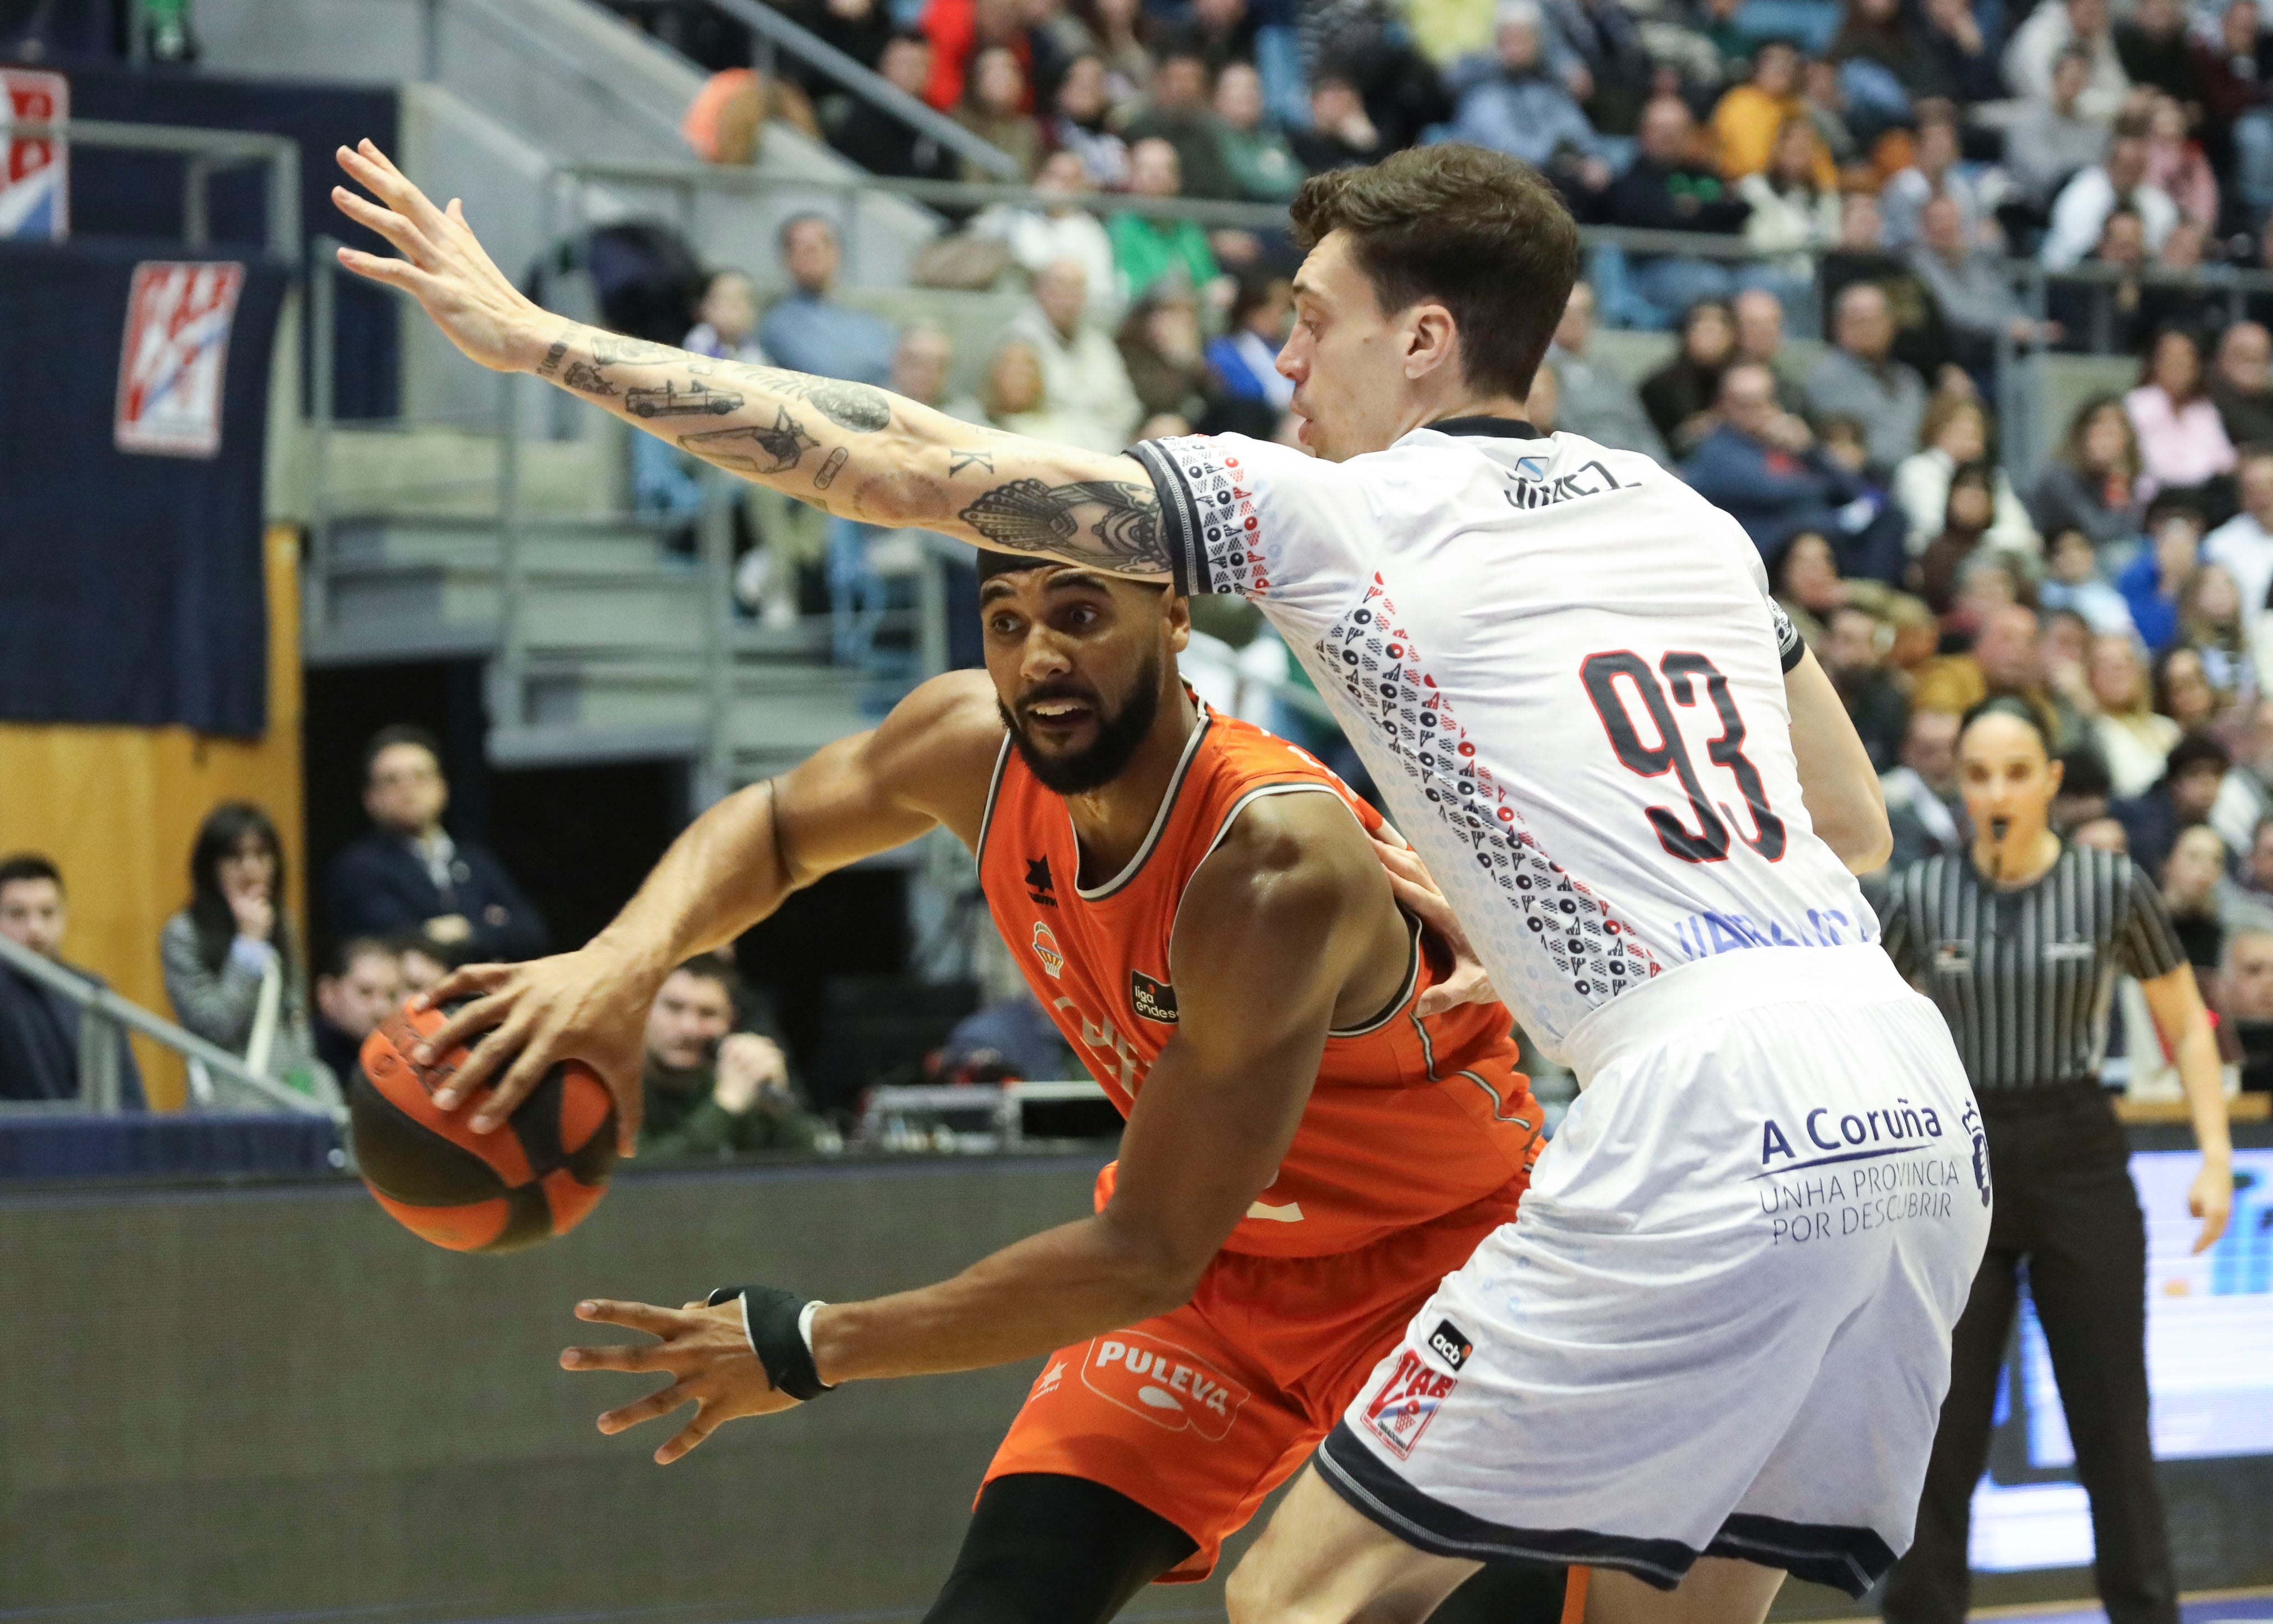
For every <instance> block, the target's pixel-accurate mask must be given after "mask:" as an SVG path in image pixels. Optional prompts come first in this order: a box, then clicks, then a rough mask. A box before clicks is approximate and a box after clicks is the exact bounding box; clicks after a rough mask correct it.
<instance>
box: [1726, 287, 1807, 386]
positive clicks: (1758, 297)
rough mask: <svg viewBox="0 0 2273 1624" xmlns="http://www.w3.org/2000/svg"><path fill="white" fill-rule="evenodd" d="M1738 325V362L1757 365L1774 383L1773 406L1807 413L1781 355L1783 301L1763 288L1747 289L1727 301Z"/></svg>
mask: <svg viewBox="0 0 2273 1624" xmlns="http://www.w3.org/2000/svg"><path fill="white" fill-rule="evenodd" d="M1729 311H1730V313H1731V314H1732V315H1734V316H1735V318H1736V323H1737V359H1738V360H1740V361H1752V362H1757V363H1759V365H1761V366H1764V367H1766V368H1767V370H1768V375H1769V376H1770V377H1771V378H1774V379H1775V396H1776V404H1777V405H1778V406H1780V407H1782V408H1783V409H1784V410H1785V411H1787V412H1794V413H1797V412H1804V411H1805V410H1806V409H1807V394H1806V392H1805V391H1804V389H1802V388H1801V387H1800V384H1799V380H1798V379H1797V378H1793V377H1792V375H1791V373H1790V371H1789V370H1788V367H1787V365H1786V362H1785V359H1784V353H1783V301H1782V299H1779V298H1777V297H1776V296H1775V295H1774V294H1772V293H1770V292H1769V291H1768V290H1767V288H1745V289H1744V291H1743V292H1741V293H1739V294H1738V295H1737V296H1736V297H1735V298H1733V299H1731V300H1730V301H1729Z"/></svg>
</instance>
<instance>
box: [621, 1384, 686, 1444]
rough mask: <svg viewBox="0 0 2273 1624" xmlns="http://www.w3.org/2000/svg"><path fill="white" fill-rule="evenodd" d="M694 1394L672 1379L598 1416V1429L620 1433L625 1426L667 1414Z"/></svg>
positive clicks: (636, 1424) (638, 1423) (684, 1385)
mask: <svg viewBox="0 0 2273 1624" xmlns="http://www.w3.org/2000/svg"><path fill="white" fill-rule="evenodd" d="M693 1397H694V1394H692V1393H690V1392H689V1391H687V1389H686V1384H685V1383H683V1382H678V1381H674V1382H672V1383H671V1385H670V1386H669V1387H667V1388H659V1389H658V1390H656V1392H653V1393H650V1394H649V1395H648V1396H646V1397H645V1398H641V1399H636V1400H634V1402H632V1403H628V1404H625V1405H623V1406H621V1407H620V1408H619V1409H615V1410H611V1411H608V1412H607V1413H606V1414H605V1415H604V1416H602V1417H601V1418H600V1430H601V1431H602V1432H604V1433H620V1432H622V1431H623V1430H624V1429H625V1428H626V1427H627V1426H639V1425H640V1424H641V1422H643V1421H652V1420H654V1419H655V1418H656V1417H657V1416H662V1415H669V1414H670V1413H671V1411H674V1410H676V1409H678V1408H679V1405H681V1404H683V1403H687V1402H688V1401H689V1400H690V1399H692V1398H693Z"/></svg>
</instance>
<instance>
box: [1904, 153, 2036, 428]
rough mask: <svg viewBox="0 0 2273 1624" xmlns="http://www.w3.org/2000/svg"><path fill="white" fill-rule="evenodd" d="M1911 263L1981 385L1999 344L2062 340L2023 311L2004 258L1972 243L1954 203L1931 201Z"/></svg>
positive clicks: (1921, 216) (1924, 209)
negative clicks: (2002, 340)
mask: <svg viewBox="0 0 2273 1624" xmlns="http://www.w3.org/2000/svg"><path fill="white" fill-rule="evenodd" d="M1908 258H1909V265H1910V268H1911V269H1912V270H1914V271H1916V272H1917V276H1918V280H1919V281H1922V282H1924V284H1925V286H1926V288H1927V289H1928V290H1929V291H1930V292H1932V295H1933V300H1934V303H1936V304H1937V305H1939V307H1940V310H1941V318H1942V321H1943V322H1944V323H1945V324H1946V325H1947V327H1948V329H1949V333H1950V337H1951V339H1952V341H1954V347H1955V348H1956V351H1957V354H1958V356H1959V359H1960V362H1961V364H1962V365H1963V366H1964V368H1965V369H1966V370H1967V371H1968V372H1969V373H1971V374H1972V375H1973V377H1974V379H1975V381H1976V383H1978V382H1979V381H1980V380H1981V379H1982V378H1984V377H1986V376H1987V375H1988V373H1989V371H1990V369H1991V368H1992V366H1993V364H1994V363H1995V361H1996V355H1997V342H1998V341H1999V338H2002V337H2007V336H2009V337H2010V338H2011V340H2012V341H2013V342H2014V343H2015V344H2019V345H2023V346H2026V345H2029V344H2035V343H2038V342H2043V341H2052V340H2054V339H2057V338H2059V335H2060V326H2059V323H2058V322H2054V321H2046V322H2039V321H2037V320H2035V319H2033V318H2030V317H2029V314H2028V313H2027V312H2026V311H2023V310H2022V308H2021V302H2020V299H2019V298H2018V297H2017V296H2015V295H2014V292H2013V284H2012V281H2011V280H2010V278H2008V277H2007V274H2006V273H2005V267H2004V262H2003V259H2002V258H2001V257H2000V256H1999V255H1995V254H1992V253H1990V252H1989V251H1986V250H1984V249H1982V248H1978V247H1977V246H1975V245H1974V243H1972V242H1971V240H1970V239H1969V238H1968V236H1966V230H1965V212H1964V210H1963V209H1962V208H1961V207H1960V206H1958V204H1957V201H1956V200H1955V199H1954V198H1946V197H1944V198H1928V199H1927V200H1926V203H1925V205H1924V207H1922V208H1921V209H1920V210H1919V211H1918V240H1917V242H1916V243H1913V244H1912V245H1911V247H1910V250H1909V256H1908Z"/></svg>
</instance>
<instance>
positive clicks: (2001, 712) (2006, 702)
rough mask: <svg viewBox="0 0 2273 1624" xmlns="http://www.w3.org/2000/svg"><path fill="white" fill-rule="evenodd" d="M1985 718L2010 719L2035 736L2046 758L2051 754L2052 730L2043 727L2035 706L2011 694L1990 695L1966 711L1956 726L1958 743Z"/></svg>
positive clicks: (2042, 720) (2041, 718)
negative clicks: (1975, 724)
mask: <svg viewBox="0 0 2273 1624" xmlns="http://www.w3.org/2000/svg"><path fill="white" fill-rule="evenodd" d="M1985 716H2009V717H2011V718H2012V719H2013V720H2014V722H2020V723H2021V724H2022V726H2024V727H2026V728H2027V729H2028V730H2029V732H2031V733H2034V734H2035V735H2036V736H2037V745H2040V746H2041V747H2042V748H2043V750H2044V754H2046V755H2047V756H2049V755H2051V754H2052V730H2051V729H2049V728H2047V727H2046V726H2045V725H2044V717H2043V716H2042V715H2038V714H2037V707H2035V706H2033V705H2031V704H2029V702H2028V700H2024V699H2022V698H2021V697H2020V696H2019V695H2018V694H2013V693H1992V694H1991V695H1990V696H1989V697H1988V698H1987V699H1985V700H1980V701H1979V702H1978V703H1977V704H1976V705H1974V706H1973V707H1972V708H1971V709H1969V710H1968V711H1967V712H1966V713H1965V715H1964V716H1963V717H1962V719H1961V720H1960V721H1959V722H1958V724H1957V737H1958V739H1959V740H1960V742H1962V741H1963V739H1964V737H1965V736H1966V735H1967V734H1968V733H1970V732H1971V731H1973V724H1974V723H1975V722H1979V721H1980V720H1982V719H1983V718H1984V717H1985Z"/></svg>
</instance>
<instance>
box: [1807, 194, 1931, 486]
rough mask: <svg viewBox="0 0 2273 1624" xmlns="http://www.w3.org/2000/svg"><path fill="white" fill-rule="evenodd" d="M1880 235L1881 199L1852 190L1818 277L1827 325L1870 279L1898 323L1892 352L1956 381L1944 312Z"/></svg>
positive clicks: (1926, 374) (1919, 369) (1927, 372)
mask: <svg viewBox="0 0 2273 1624" xmlns="http://www.w3.org/2000/svg"><path fill="white" fill-rule="evenodd" d="M1820 264H1821V273H1820V275H1819V278H1818V281H1819V284H1820V287H1821V291H1822V295H1823V311H1824V315H1825V325H1826V326H1827V328H1828V327H1829V326H1831V325H1832V322H1831V317H1832V315H1833V313H1834V311H1837V309H1838V308H1839V301H1840V299H1841V298H1842V297H1843V296H1845V294H1846V292H1847V290H1848V289H1849V288H1851V287H1854V286H1855V285H1856V284H1857V283H1858V282H1869V283H1871V284H1872V285H1874V286H1875V287H1877V288H1879V291H1880V292H1881V293H1883V294H1885V295H1886V298H1887V312H1888V314H1889V316H1890V317H1891V318H1892V319H1893V321H1894V343H1893V345H1892V346H1891V347H1890V348H1889V349H1888V351H1887V354H1888V355H1891V356H1892V357H1893V358H1894V360H1896V361H1899V362H1901V363H1902V364H1903V365H1904V366H1907V367H1909V368H1910V369H1911V370H1913V371H1915V372H1916V373H1917V375H1918V376H1919V377H1920V378H1933V379H1935V380H1936V381H1937V383H1938V384H1939V385H1940V386H1942V387H1949V386H1952V380H1953V373H1952V370H1951V367H1950V356H1951V347H1950V341H1949V333H1948V331H1947V328H1946V327H1945V326H1943V323H1942V319H1941V311H1940V310H1939V308H1938V307H1937V306H1936V305H1935V304H1934V302H1933V296H1932V293H1931V292H1929V291H1928V290H1927V288H1926V285H1925V284H1924V282H1922V281H1919V280H1918V277H1917V273H1916V272H1914V271H1913V270H1911V269H1910V266H1909V261H1908V260H1907V259H1905V258H1902V256H1900V255H1898V254H1894V253H1892V252H1890V251H1887V249H1886V248H1884V247H1882V246H1881V245H1880V243H1879V199H1878V198H1876V197H1874V196H1872V194H1871V193H1869V192H1867V191H1852V192H1849V193H1848V194H1847V196H1846V198H1845V199H1844V200H1843V201H1842V204H1841V206H1840V216H1839V243H1838V246H1837V247H1835V248H1834V249H1833V250H1832V251H1830V252H1829V253H1827V254H1825V255H1824V256H1823V258H1822V260H1821V262H1820ZM1857 421H1859V419H1858V420H1857ZM1911 449H1914V448H1911ZM1903 454H1904V455H1908V454H1909V451H1908V450H1907V449H1906V450H1905V452H1904V453H1903Z"/></svg>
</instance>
